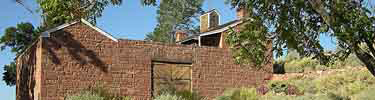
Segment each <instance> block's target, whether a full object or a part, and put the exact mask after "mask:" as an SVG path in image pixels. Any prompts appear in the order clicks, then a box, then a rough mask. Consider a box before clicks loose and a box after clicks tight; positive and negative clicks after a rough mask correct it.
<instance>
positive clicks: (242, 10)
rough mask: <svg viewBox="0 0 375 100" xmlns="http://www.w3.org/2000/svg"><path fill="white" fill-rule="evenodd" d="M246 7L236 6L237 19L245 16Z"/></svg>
mask: <svg viewBox="0 0 375 100" xmlns="http://www.w3.org/2000/svg"><path fill="white" fill-rule="evenodd" d="M247 14H248V13H247V9H246V8H245V7H238V8H237V19H242V18H244V17H246V16H247Z"/></svg>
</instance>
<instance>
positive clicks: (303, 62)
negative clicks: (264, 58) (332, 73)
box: [284, 57, 319, 73]
mask: <svg viewBox="0 0 375 100" xmlns="http://www.w3.org/2000/svg"><path fill="white" fill-rule="evenodd" d="M317 65H319V61H317V60H315V59H312V58H311V57H305V58H302V59H296V60H291V61H287V62H286V63H285V65H284V68H285V72H294V73H302V72H304V71H305V70H315V69H316V66H317Z"/></svg>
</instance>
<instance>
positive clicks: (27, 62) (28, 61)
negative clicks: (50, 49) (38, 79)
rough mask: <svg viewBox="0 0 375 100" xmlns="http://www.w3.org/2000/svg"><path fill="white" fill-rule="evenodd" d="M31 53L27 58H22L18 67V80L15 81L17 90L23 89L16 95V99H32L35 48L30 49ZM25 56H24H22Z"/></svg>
mask: <svg viewBox="0 0 375 100" xmlns="http://www.w3.org/2000/svg"><path fill="white" fill-rule="evenodd" d="M31 50H33V51H31V52H32V53H30V54H28V55H27V56H28V58H22V61H21V62H22V64H20V65H21V69H20V73H19V74H20V80H19V81H18V82H17V84H19V85H18V87H17V91H24V92H23V93H21V94H20V95H19V97H20V98H18V97H17V100H18V99H19V100H33V99H34V87H35V77H30V76H34V72H35V65H36V61H35V59H36V52H35V49H31ZM24 57H25V56H24Z"/></svg>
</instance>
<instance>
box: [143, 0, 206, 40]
mask: <svg viewBox="0 0 375 100" xmlns="http://www.w3.org/2000/svg"><path fill="white" fill-rule="evenodd" d="M145 1H147V0H145ZM203 2H204V0H163V1H161V2H160V5H158V10H157V14H158V16H157V20H158V25H157V27H156V28H155V29H154V32H151V33H149V34H148V35H147V36H146V40H153V41H157V42H174V41H173V39H174V37H173V35H174V33H175V32H176V31H178V30H186V31H187V32H188V33H196V28H197V26H196V22H198V17H199V15H200V14H202V13H203V9H202V8H201V7H202V4H203Z"/></svg>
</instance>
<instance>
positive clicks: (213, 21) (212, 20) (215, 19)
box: [200, 9, 220, 32]
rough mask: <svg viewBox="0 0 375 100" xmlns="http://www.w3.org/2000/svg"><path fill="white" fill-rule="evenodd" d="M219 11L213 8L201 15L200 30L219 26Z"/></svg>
mask: <svg viewBox="0 0 375 100" xmlns="http://www.w3.org/2000/svg"><path fill="white" fill-rule="evenodd" d="M219 17H220V16H219V13H218V12H217V11H216V10H215V9H213V10H210V11H208V12H206V13H205V14H203V15H202V16H200V32H207V31H209V29H211V28H214V27H217V26H219V21H220V18H219Z"/></svg>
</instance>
